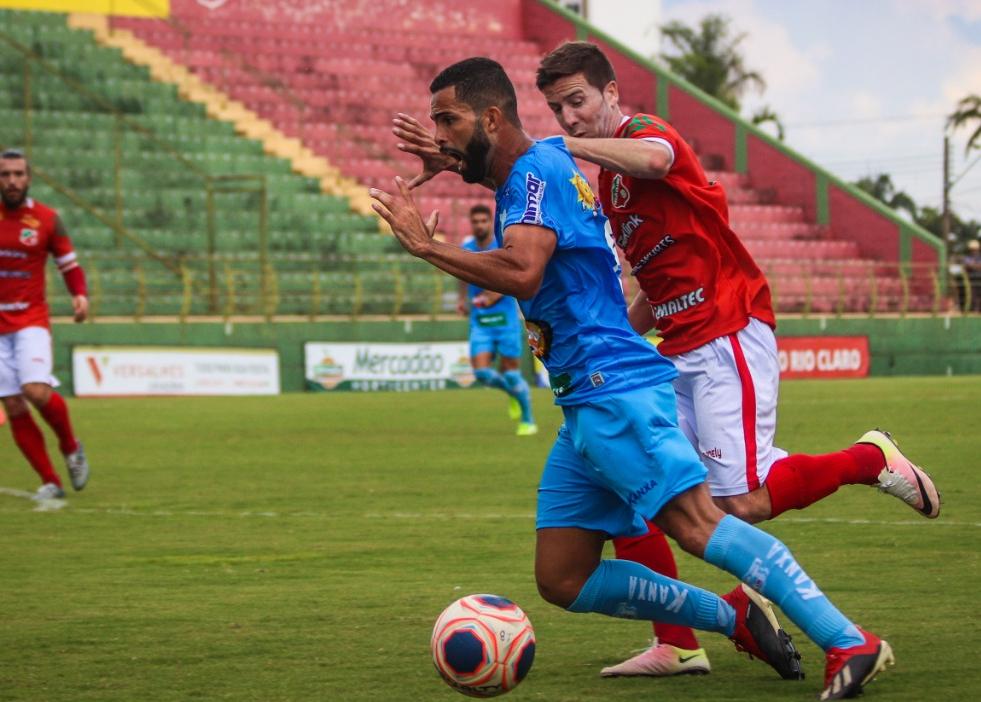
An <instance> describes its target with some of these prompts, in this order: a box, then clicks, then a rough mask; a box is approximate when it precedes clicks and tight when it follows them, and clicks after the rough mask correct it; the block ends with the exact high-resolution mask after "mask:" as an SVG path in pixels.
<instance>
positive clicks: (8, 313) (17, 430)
mask: <svg viewBox="0 0 981 702" xmlns="http://www.w3.org/2000/svg"><path fill="white" fill-rule="evenodd" d="M30 185H31V167H30V164H29V163H28V161H27V159H26V158H25V157H24V155H23V154H22V153H21V152H19V151H5V152H3V153H2V154H0V188H2V205H0V399H2V400H3V406H4V409H5V410H6V411H7V415H8V417H9V418H10V429H11V431H12V432H13V435H14V441H15V442H16V444H17V447H18V448H19V449H20V450H21V452H22V453H23V454H24V456H25V457H26V458H27V460H28V462H29V463H30V464H31V466H32V467H33V468H34V470H35V471H36V472H37V474H38V475H39V476H40V477H41V483H42V485H41V487H40V488H38V491H37V493H35V499H53V498H59V497H64V495H65V492H64V490H63V489H62V486H61V479H60V478H59V477H58V473H57V472H55V469H54V466H52V464H51V458H50V457H49V456H48V451H47V448H45V445H44V436H43V434H42V433H41V430H40V429H39V428H38V425H37V424H36V423H35V422H34V418H33V417H32V416H31V412H30V406H31V405H33V406H34V408H35V409H36V410H37V411H38V413H39V414H40V415H41V416H42V417H43V418H44V421H45V422H47V423H48V425H49V426H50V427H51V428H52V429H53V430H54V432H55V434H56V435H57V437H58V446H59V448H60V450H61V453H62V455H64V457H65V463H66V465H67V467H68V474H69V476H70V477H71V482H72V487H73V488H75V490H81V489H82V488H84V487H85V483H86V482H87V481H88V479H89V464H88V461H87V460H86V458H85V451H84V449H83V448H82V444H81V442H79V441H78V439H76V438H75V434H74V432H73V431H72V425H71V420H70V418H69V415H68V405H67V404H65V400H64V399H63V398H62V397H61V395H59V394H58V393H57V392H55V391H54V390H53V389H52V385H53V384H55V383H56V381H55V379H54V377H53V376H52V375H51V370H52V350H51V331H50V321H49V318H48V303H47V300H46V297H45V290H44V267H45V264H46V263H47V261H48V254H51V255H52V256H53V257H54V260H55V263H56V264H57V266H58V270H59V271H60V272H61V275H62V277H63V278H64V279H65V286H66V287H67V288H68V291H69V292H70V293H71V296H72V308H73V310H74V316H75V321H76V322H83V321H85V318H86V317H87V316H88V309H89V302H88V297H87V296H86V288H85V274H84V272H83V271H82V268H81V266H79V265H78V261H77V260H76V257H75V251H74V250H73V249H72V242H71V240H70V239H69V238H68V235H67V234H66V233H65V230H64V227H63V226H62V224H61V219H60V218H59V217H58V213H57V212H55V211H54V210H53V209H51V208H50V207H46V206H45V205H42V204H41V203H40V202H37V201H36V200H34V199H32V198H30V197H28V190H29V189H30Z"/></svg>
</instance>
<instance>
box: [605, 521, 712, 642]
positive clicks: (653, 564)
mask: <svg viewBox="0 0 981 702" xmlns="http://www.w3.org/2000/svg"><path fill="white" fill-rule="evenodd" d="M648 524H649V526H650V528H651V530H650V531H649V532H648V533H646V534H645V535H643V536H632V537H619V538H616V539H613V548H614V550H615V551H616V555H617V558H620V559H622V560H626V561H634V562H635V563H640V564H641V565H645V566H647V567H648V568H650V569H651V570H653V571H654V572H656V573H660V574H661V575H667V576H668V577H669V578H675V579H677V578H678V565H677V564H676V563H675V562H674V554H672V553H671V546H670V545H669V544H668V540H667V539H666V538H665V537H664V533H663V532H662V531H661V530H660V529H658V528H657V527H656V526H654V525H653V524H650V523H649V522H648ZM653 624H654V635H655V636H656V637H657V640H658V643H663V644H670V645H671V646H676V647H678V648H683V649H686V650H692V649H696V648H699V645H698V639H696V638H695V632H694V631H692V630H691V629H690V628H688V627H687V626H679V625H677V624H663V623H661V622H654V623H653Z"/></svg>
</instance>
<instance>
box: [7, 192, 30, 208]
mask: <svg viewBox="0 0 981 702" xmlns="http://www.w3.org/2000/svg"><path fill="white" fill-rule="evenodd" d="M28 190H29V188H24V189H23V190H21V191H20V192H19V193H18V194H17V195H14V194H13V193H11V194H8V193H7V191H6V190H4V191H3V195H2V196H0V197H2V199H3V206H4V207H6V208H7V209H8V210H16V209H17V208H18V207H20V206H21V205H23V204H24V201H25V200H27V191H28ZM12 198H16V199H12Z"/></svg>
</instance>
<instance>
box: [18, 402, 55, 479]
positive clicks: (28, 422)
mask: <svg viewBox="0 0 981 702" xmlns="http://www.w3.org/2000/svg"><path fill="white" fill-rule="evenodd" d="M10 430H11V431H12V432H13V434H14V443H16V444H17V448H19V449H20V451H21V453H23V454H24V456H25V457H26V458H27V461H28V462H29V463H30V464H31V467H32V468H33V469H34V470H35V472H37V474H38V475H40V476H41V482H44V483H54V484H55V485H58V486H59V487H60V486H61V478H59V477H58V474H57V473H55V469H54V466H52V465H51V459H50V458H49V457H48V450H47V449H46V448H45V447H44V435H43V434H42V433H41V430H40V429H39V428H38V425H37V424H35V423H34V418H33V417H32V416H31V413H30V412H24V414H18V415H17V416H16V417H11V418H10Z"/></svg>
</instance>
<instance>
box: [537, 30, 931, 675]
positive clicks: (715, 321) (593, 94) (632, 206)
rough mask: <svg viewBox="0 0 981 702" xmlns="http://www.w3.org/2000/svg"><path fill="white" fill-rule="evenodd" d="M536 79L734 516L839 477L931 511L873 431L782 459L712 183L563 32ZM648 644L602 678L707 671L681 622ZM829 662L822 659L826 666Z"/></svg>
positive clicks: (768, 342) (773, 363)
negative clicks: (593, 189)
mask: <svg viewBox="0 0 981 702" xmlns="http://www.w3.org/2000/svg"><path fill="white" fill-rule="evenodd" d="M537 85H538V88H539V90H541V91H542V92H543V94H544V96H545V99H546V101H547V102H548V106H549V108H550V109H551V110H552V113H553V114H554V115H555V118H556V120H557V121H558V122H559V125H560V126H561V127H562V129H563V130H565V132H566V133H567V134H568V135H569V136H568V137H566V138H565V143H566V145H567V147H568V148H569V151H570V152H571V153H572V155H573V156H576V157H578V158H582V159H584V160H587V161H591V162H593V163H596V164H598V165H600V166H601V167H602V170H601V172H600V176H599V196H600V200H601V202H602V204H603V211H604V213H605V214H606V215H607V217H609V219H610V224H611V226H612V231H613V237H614V239H615V240H616V243H617V245H618V246H619V247H620V248H621V249H622V250H623V252H624V254H625V255H626V257H627V260H628V261H629V262H630V265H631V266H632V267H633V268H632V270H631V274H632V275H634V276H636V278H637V281H638V283H639V284H640V287H641V291H640V292H639V293H638V295H637V297H636V298H635V299H634V301H633V303H632V304H631V305H630V311H629V316H630V323H631V325H632V326H633V328H634V329H635V330H636V331H637V332H638V333H640V334H646V333H647V332H649V331H651V330H652V329H653V328H654V327H655V326H656V327H657V329H658V332H659V334H660V335H661V337H662V338H663V339H664V341H663V342H662V343H661V345H660V346H659V347H658V350H659V351H661V353H663V354H664V355H665V356H667V357H668V358H669V359H670V360H671V361H673V362H674V364H675V366H676V367H677V369H678V372H679V376H678V378H677V379H676V380H675V381H674V386H675V390H676V392H677V396H678V414H679V423H680V425H681V428H682V429H683V430H684V432H685V434H686V436H687V437H688V439H689V441H691V443H692V445H693V446H694V447H695V449H696V450H697V451H698V453H699V455H700V457H701V460H702V462H703V463H704V465H705V467H706V468H707V469H708V484H709V487H710V490H711V493H712V495H713V497H714V498H715V501H716V503H717V504H718V505H719V506H720V507H721V508H722V509H723V510H725V511H726V512H728V513H730V514H733V515H736V516H738V517H740V518H741V519H744V520H746V521H748V522H758V521H761V520H764V519H770V518H772V517H776V516H777V515H779V514H782V513H783V512H785V511H787V510H789V509H803V508H804V507H807V506H808V505H810V504H812V503H814V502H816V501H818V500H820V499H822V498H824V497H827V496H828V495H830V494H832V493H833V492H835V491H836V490H837V489H838V487H839V486H841V485H854V484H861V485H873V486H877V487H878V488H879V489H880V490H882V491H883V492H886V493H888V494H890V495H893V496H895V497H898V498H899V499H901V500H902V501H904V502H905V503H906V504H908V505H909V506H910V507H912V508H913V509H914V510H916V511H917V512H918V513H919V514H921V515H923V516H925V517H928V518H935V517H937V516H938V515H939V513H940V499H939V495H938V493H937V490H936V488H935V487H934V485H933V481H932V480H931V479H930V477H929V476H928V475H927V474H926V473H925V472H924V471H922V470H921V469H920V468H918V467H917V466H915V465H913V464H912V463H911V462H910V461H909V460H907V459H906V457H905V456H903V454H902V453H901V452H900V451H899V449H898V448H897V447H896V445H895V444H894V443H893V442H892V440H891V438H890V437H889V435H888V434H887V433H885V432H882V431H878V430H873V431H869V432H867V433H866V434H865V435H863V436H862V437H861V438H860V439H859V440H858V442H857V443H856V444H855V445H853V446H851V447H849V448H846V449H844V450H842V451H838V452H836V453H830V454H826V455H821V456H807V455H801V454H798V455H792V456H788V455H787V452H786V451H783V450H782V449H779V448H776V447H774V445H773V439H774V435H775V433H776V411H777V387H778V384H779V378H780V368H779V363H778V361H777V346H776V338H775V337H774V334H773V329H774V327H775V326H776V322H775V317H774V313H773V307H772V304H771V301H770V290H769V287H768V285H767V282H766V279H765V278H764V276H763V273H762V272H761V271H760V269H759V268H758V267H757V265H756V263H755V262H754V261H753V259H752V257H751V256H750V254H749V252H748V251H746V249H745V247H744V246H743V245H742V242H740V240H739V238H738V236H737V235H736V234H735V233H734V232H733V231H732V229H731V228H730V226H729V211H728V205H727V203H726V196H725V192H724V191H723V190H722V187H721V185H719V184H718V183H716V182H710V181H709V180H708V179H707V178H706V176H705V173H704V172H703V170H702V167H701V164H700V163H699V161H698V157H697V156H696V155H695V153H694V151H693V150H692V149H691V147H690V146H689V145H688V144H687V143H686V142H685V141H684V140H683V139H682V138H681V137H680V136H679V134H678V132H676V131H675V130H674V128H672V127H671V126H670V125H669V124H667V123H666V122H665V121H664V120H663V119H661V118H659V117H657V116H655V115H646V114H637V115H634V116H632V117H629V116H626V115H624V114H623V113H622V112H621V110H620V106H619V93H618V89H617V83H616V76H615V75H614V72H613V67H612V66H611V65H610V62H609V61H608V59H607V58H606V56H605V55H604V54H603V53H602V51H600V49H599V48H597V47H596V46H594V45H593V44H589V43H587V42H569V43H566V44H563V45H562V46H560V47H558V48H557V49H555V50H554V51H553V52H551V53H550V54H549V55H547V56H546V57H545V58H543V59H542V62H541V64H540V66H539V68H538V75H537ZM614 544H615V547H616V552H617V556H618V557H622V558H629V559H631V560H636V561H639V562H642V563H644V564H646V565H647V566H649V567H650V568H651V569H653V570H656V571H658V572H660V573H664V574H666V575H670V576H672V577H677V567H676V565H675V562H674V557H673V556H672V554H671V550H670V548H669V547H668V545H667V542H666V541H665V539H664V536H663V535H661V534H660V532H659V531H657V530H656V528H655V529H654V530H653V532H652V534H651V535H650V537H647V538H641V539H616V540H615V541H614ZM655 631H656V636H657V641H656V642H655V645H654V646H653V647H652V648H650V649H648V650H647V651H645V652H643V653H641V654H640V655H638V656H636V657H634V658H632V659H630V660H628V661H625V662H624V663H622V664H620V665H617V666H613V667H611V668H607V669H604V671H603V674H604V675H673V674H678V673H689V672H707V668H708V661H707V659H706V658H705V655H704V651H703V650H702V649H700V648H699V647H698V644H697V642H696V639H695V637H694V634H693V633H692V632H691V630H690V629H689V630H680V629H678V628H677V627H661V626H658V627H656V628H655ZM829 670H830V669H829Z"/></svg>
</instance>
